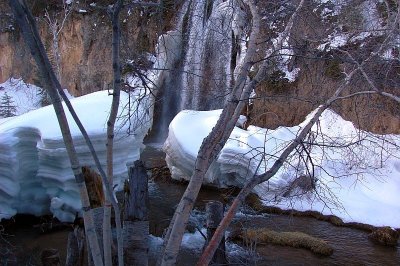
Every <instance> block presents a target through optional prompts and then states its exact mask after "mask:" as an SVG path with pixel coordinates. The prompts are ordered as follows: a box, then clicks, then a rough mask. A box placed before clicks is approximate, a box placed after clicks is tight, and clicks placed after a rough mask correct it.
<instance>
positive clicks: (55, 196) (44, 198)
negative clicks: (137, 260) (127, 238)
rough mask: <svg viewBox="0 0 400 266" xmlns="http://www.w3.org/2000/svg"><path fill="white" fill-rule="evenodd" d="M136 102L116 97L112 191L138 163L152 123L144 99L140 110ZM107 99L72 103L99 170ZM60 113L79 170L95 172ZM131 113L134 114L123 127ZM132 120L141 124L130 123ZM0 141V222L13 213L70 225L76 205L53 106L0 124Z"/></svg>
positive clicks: (86, 98)
mask: <svg viewBox="0 0 400 266" xmlns="http://www.w3.org/2000/svg"><path fill="white" fill-rule="evenodd" d="M141 96H143V95H141ZM138 97H140V95H139V94H131V100H130V101H129V97H128V94H127V93H124V92H121V102H120V106H121V108H120V110H119V117H120V118H119V119H118V121H117V123H116V134H115V144H114V178H115V179H114V185H115V186H117V189H118V188H119V187H121V185H122V182H123V179H125V178H126V173H127V164H130V163H132V162H133V161H135V160H137V159H138V158H139V155H140V151H141V149H142V148H143V144H142V142H143V138H144V136H145V134H146V133H147V130H148V129H149V127H150V126H151V122H152V120H151V117H149V116H148V115H149V112H148V111H147V108H148V107H149V104H150V102H149V101H150V100H149V99H148V98H149V97H144V99H143V100H142V101H141V103H140V104H139V105H138V103H137V101H135V99H137V98H138ZM111 100H112V96H110V95H109V94H108V92H107V91H100V92H96V93H92V94H89V95H85V96H82V97H79V98H74V99H71V103H72V105H73V106H74V109H75V111H76V112H77V114H78V116H79V118H80V119H81V122H82V124H83V125H84V127H85V128H86V130H87V132H88V134H89V135H90V137H91V140H92V142H93V145H94V148H95V150H96V152H97V154H98V156H99V158H100V161H101V163H102V165H103V167H104V166H105V158H106V146H105V143H106V122H107V119H108V113H109V109H110V106H111ZM128 103H130V107H131V111H128V109H129V108H128ZM65 110H66V113H67V118H68V123H69V126H70V129H71V134H72V137H73V141H74V144H75V148H76V151H77V153H78V156H79V159H80V163H81V165H87V166H90V167H94V162H93V159H92V157H91V155H90V153H89V151H88V148H87V146H86V144H85V142H84V139H83V137H82V136H81V134H80V131H79V129H78V127H77V126H76V124H75V123H74V121H73V119H72V117H71V115H70V114H69V112H68V111H67V109H66V108H65ZM132 110H134V111H132ZM131 112H135V114H136V115H135V116H134V118H132V119H131V120H130V122H129V123H125V122H126V121H129V120H128V119H127V117H128V115H129V114H132V113H131ZM137 118H140V121H133V120H135V119H137ZM128 130H129V131H130V134H128ZM0 140H1V141H0V210H1V211H0V219H1V218H8V217H11V216H13V215H14V214H16V213H17V212H18V213H29V214H34V215H43V214H46V213H49V212H50V211H51V212H52V213H53V215H54V216H55V217H57V218H58V219H60V220H61V221H73V219H74V218H75V214H76V213H77V212H79V209H80V207H81V203H80V198H79V193H78V189H77V185H76V183H75V180H74V176H73V173H72V170H71V168H70V162H69V159H68V156H67V153H66V150H65V146H64V142H63V139H62V135H61V132H60V129H59V126H58V123H57V119H56V115H55V112H54V109H53V106H47V107H43V108H40V109H37V110H34V111H31V112H28V113H26V114H23V115H20V116H16V117H13V118H11V119H3V120H1V121H0Z"/></svg>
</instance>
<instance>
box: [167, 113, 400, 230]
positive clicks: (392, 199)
mask: <svg viewBox="0 0 400 266" xmlns="http://www.w3.org/2000/svg"><path fill="white" fill-rule="evenodd" d="M220 113H221V110H215V111H204V112H200V111H187V110H185V111H181V112H180V113H179V114H178V115H177V116H176V117H175V118H174V120H173V121H172V122H171V124H170V126H169V135H168V138H167V140H166V142H165V144H164V151H165V153H166V161H167V164H168V167H169V168H170V170H171V173H172V177H173V178H175V179H185V180H189V178H190V176H191V174H192V171H193V168H194V163H195V160H196V156H197V153H198V150H199V148H200V145H201V143H202V141H203V139H204V138H205V137H206V136H207V135H208V133H209V132H210V131H211V130H212V128H213V127H214V125H215V124H216V122H217V119H218V117H219V115H220ZM311 116H312V114H310V115H309V116H308V117H307V118H306V119H305V121H304V122H303V123H301V124H300V125H298V126H295V127H290V128H288V127H279V128H277V129H276V130H268V129H264V128H259V127H255V126H249V127H248V129H247V130H243V129H240V128H237V127H236V128H235V129H234V130H233V132H232V134H231V136H230V139H229V140H228V142H227V143H226V144H225V146H224V148H223V149H222V151H221V153H220V154H219V156H218V159H217V160H216V161H215V162H213V164H212V165H211V167H210V169H209V171H208V172H207V174H206V177H205V179H204V183H206V184H210V185H214V186H218V187H226V186H231V185H234V186H239V187H240V186H243V184H244V183H245V182H246V180H248V179H249V178H250V177H252V176H253V175H254V174H261V173H264V172H265V171H267V170H268V169H269V168H270V167H271V166H272V164H273V163H274V162H275V160H276V158H277V157H279V155H280V154H281V153H282V151H283V150H284V148H285V147H286V146H287V145H288V144H289V143H290V141H291V140H293V139H294V138H295V136H296V135H297V134H298V132H299V131H300V130H301V128H302V127H304V125H305V124H306V123H307V122H308V121H309V119H310V118H311ZM322 133H323V134H322ZM307 141H309V142H314V143H318V144H320V145H312V146H311V148H310V149H308V151H309V155H310V157H311V158H312V162H311V161H310V160H309V159H307V156H304V155H305V151H301V150H298V151H297V152H293V153H292V154H291V155H290V157H289V160H288V161H287V162H286V163H285V164H284V166H283V167H282V168H281V169H280V170H279V171H278V172H277V174H276V175H275V176H274V177H272V178H271V179H270V180H269V181H267V182H264V183H262V184H260V185H258V186H256V187H255V189H254V190H255V192H256V193H257V194H258V195H259V196H260V197H261V198H262V199H263V200H264V201H265V202H266V203H267V204H269V205H271V204H274V205H276V206H279V207H281V208H295V209H298V210H316V211H319V212H322V213H325V214H335V215H337V216H339V217H341V218H342V219H343V220H344V221H356V222H364V223H368V224H373V225H377V226H380V225H389V226H393V227H400V223H399V221H400V213H399V212H398V211H396V210H399V209H400V159H399V158H400V151H399V150H398V149H397V147H398V146H397V147H396V145H399V144H400V141H399V136H393V135H386V136H381V135H374V134H371V133H368V132H364V131H361V130H357V129H356V128H355V127H354V126H353V124H352V123H351V122H348V121H345V120H343V119H342V118H341V117H340V116H339V115H337V114H336V113H334V112H333V111H330V110H326V111H325V112H324V113H323V114H322V116H321V119H320V121H319V123H318V124H316V125H315V126H314V127H313V129H312V134H310V139H308V140H306V144H305V145H308V144H307ZM349 143H353V145H350V146H348V145H347V144H349ZM392 144H396V145H392ZM300 152H301V153H303V156H301V157H300V156H299V153H300ZM303 158H305V159H303ZM310 170H311V171H314V177H315V179H314V180H315V182H316V183H315V184H316V188H315V190H313V191H302V190H301V187H300V188H299V187H297V186H296V187H294V186H293V184H297V183H298V182H299V181H297V180H299V179H300V178H301V177H303V176H307V175H309V174H310V173H309V172H307V171H310ZM296 182H297V183H296ZM315 192H317V193H315Z"/></svg>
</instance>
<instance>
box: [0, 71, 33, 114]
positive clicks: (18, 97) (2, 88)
mask: <svg viewBox="0 0 400 266" xmlns="http://www.w3.org/2000/svg"><path fill="white" fill-rule="evenodd" d="M39 92H40V88H39V87H37V86H35V85H32V84H28V83H25V82H24V81H23V80H22V79H15V78H10V79H8V80H7V81H6V82H4V83H1V84H0V99H1V98H2V97H3V95H4V94H5V93H7V94H8V95H9V96H11V98H12V101H13V102H14V105H15V106H16V107H17V112H16V114H17V115H20V114H23V113H26V112H28V111H31V110H34V109H37V108H38V107H40V95H39ZM0 118H1V117H0Z"/></svg>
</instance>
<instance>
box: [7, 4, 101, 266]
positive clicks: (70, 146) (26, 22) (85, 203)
mask: <svg viewBox="0 0 400 266" xmlns="http://www.w3.org/2000/svg"><path fill="white" fill-rule="evenodd" d="M9 5H10V6H11V8H12V11H13V13H14V15H15V20H16V22H17V23H18V25H19V27H20V29H21V31H22V35H23V37H24V39H25V42H26V44H27V45H28V46H29V48H30V51H31V54H32V56H33V58H34V60H35V61H36V64H37V66H38V69H39V72H40V76H41V78H42V81H43V85H44V87H45V88H46V90H47V91H48V93H49V96H50V98H51V101H52V103H53V107H54V111H55V113H56V116H57V120H58V123H59V125H60V129H61V133H62V136H63V140H64V144H65V147H66V150H67V153H68V157H69V159H70V163H71V168H72V171H73V173H74V176H75V181H76V183H77V185H78V189H79V193H80V197H81V202H82V212H83V219H84V222H85V230H86V235H87V237H88V240H89V244H90V249H91V251H92V254H93V260H94V262H95V265H96V266H97V265H103V260H102V256H101V252H100V247H99V242H98V239H97V235H96V232H95V230H94V223H93V215H92V212H91V210H90V205H89V198H88V195H87V191H86V186H85V182H84V180H83V175H82V171H81V167H80V164H79V160H78V156H77V154H76V151H75V147H74V143H73V140H72V136H71V132H70V129H69V126H68V121H67V118H66V116H65V112H64V109H63V106H62V103H61V100H60V97H59V95H58V93H57V88H61V85H60V83H59V82H58V80H57V78H56V76H55V74H54V71H53V70H52V68H51V64H50V62H49V59H48V57H47V54H46V51H45V49H44V47H43V43H42V42H41V40H40V36H39V33H38V31H37V27H36V22H35V18H34V17H33V16H32V14H31V13H30V11H29V9H28V6H27V4H26V2H25V1H24V0H15V1H13V0H10V1H9Z"/></svg>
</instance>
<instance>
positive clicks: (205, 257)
mask: <svg viewBox="0 0 400 266" xmlns="http://www.w3.org/2000/svg"><path fill="white" fill-rule="evenodd" d="M356 72H357V70H353V71H352V72H351V73H350V74H349V75H348V76H347V77H346V80H345V82H344V83H343V84H342V85H341V86H339V88H338V89H337V90H336V91H335V93H334V95H333V96H332V97H331V98H329V100H328V101H326V102H325V103H324V104H323V105H321V106H320V107H319V108H318V110H317V111H316V112H315V114H314V115H313V117H312V118H311V120H310V121H309V122H308V123H307V124H306V125H305V126H304V128H303V129H302V130H301V131H300V133H299V134H298V136H297V137H296V138H295V139H294V140H293V141H292V142H291V143H290V144H289V146H287V147H286V149H285V150H284V151H283V152H282V154H281V155H280V156H279V158H278V159H277V160H276V161H275V163H274V164H273V165H272V166H271V168H270V169H269V170H268V171H267V172H265V173H263V174H260V175H255V176H253V177H252V178H251V179H250V180H249V181H247V183H246V184H245V186H244V187H243V188H242V189H241V190H240V192H239V194H238V195H237V196H236V198H235V200H234V201H233V202H232V205H231V207H230V208H229V210H228V212H227V213H226V214H225V217H224V218H223V219H222V221H221V223H220V224H219V226H218V228H217V230H216V231H215V233H214V235H213V237H212V239H211V241H210V242H209V244H208V246H207V248H206V249H205V250H204V252H203V254H202V256H201V258H200V260H199V262H198V263H197V265H198V266H200V265H201V266H206V265H208V264H209V263H210V261H211V259H212V258H213V255H214V253H215V251H216V249H217V248H218V243H219V242H220V241H221V239H222V238H223V236H224V233H225V231H226V229H227V228H228V226H229V224H230V223H231V221H232V219H233V218H234V217H235V214H236V212H237V211H238V209H239V207H240V206H241V205H242V204H243V202H244V201H245V199H246V197H247V195H249V193H250V192H251V191H252V190H253V188H254V187H255V186H256V185H258V184H260V183H262V182H265V181H268V180H269V179H270V178H271V177H273V176H274V175H275V174H276V173H277V172H278V170H279V169H280V168H281V167H282V165H283V164H284V162H285V161H286V160H287V158H288V157H289V155H290V154H291V153H292V152H293V151H294V150H295V149H296V148H297V147H298V146H299V145H300V144H301V143H302V142H303V141H304V139H305V138H306V136H307V135H308V133H309V132H310V131H311V128H312V127H313V126H314V124H315V123H316V122H317V121H318V119H319V118H320V116H321V115H322V113H323V112H324V111H325V110H326V109H327V108H328V107H329V106H330V105H331V104H332V103H333V102H334V101H336V100H337V99H338V97H339V95H340V93H341V92H342V91H343V90H344V89H345V88H346V87H347V85H348V84H349V83H350V80H351V78H352V77H353V76H354V74H355V73H356Z"/></svg>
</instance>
